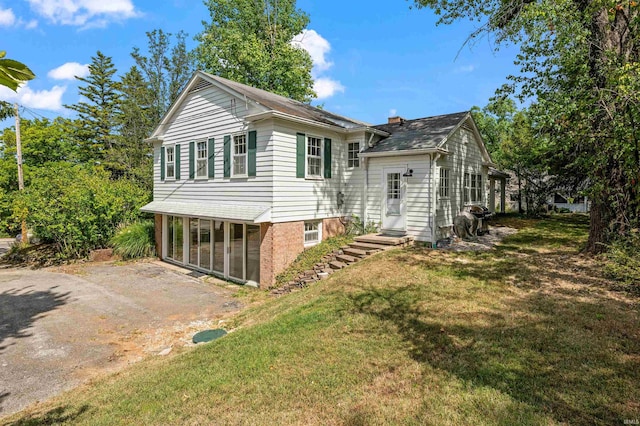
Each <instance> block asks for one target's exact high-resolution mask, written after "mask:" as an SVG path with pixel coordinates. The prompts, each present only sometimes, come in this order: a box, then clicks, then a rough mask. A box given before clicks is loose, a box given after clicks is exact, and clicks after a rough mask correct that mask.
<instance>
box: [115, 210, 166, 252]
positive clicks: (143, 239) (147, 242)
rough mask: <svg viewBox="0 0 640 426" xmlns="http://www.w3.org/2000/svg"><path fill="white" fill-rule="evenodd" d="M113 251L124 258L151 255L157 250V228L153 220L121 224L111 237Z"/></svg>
mask: <svg viewBox="0 0 640 426" xmlns="http://www.w3.org/2000/svg"><path fill="white" fill-rule="evenodd" d="M111 245H112V246H113V252H114V253H115V254H117V255H120V256H122V258H123V259H136V258H140V257H150V256H153V255H154V254H155V252H156V250H155V230H154V223H153V221H151V220H145V221H142V222H134V223H131V224H129V225H123V226H119V227H118V230H117V231H116V234H115V235H114V236H113V238H111Z"/></svg>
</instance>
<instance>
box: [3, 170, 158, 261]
mask: <svg viewBox="0 0 640 426" xmlns="http://www.w3.org/2000/svg"><path fill="white" fill-rule="evenodd" d="M149 197H150V194H149V193H148V192H147V191H145V190H144V189H142V188H140V187H139V186H138V185H137V184H136V183H135V182H132V181H128V180H124V179H121V180H118V181H113V180H111V179H110V175H109V173H108V172H106V171H105V170H104V169H102V168H100V167H92V166H82V165H73V164H70V163H62V162H61V163H49V164H47V166H46V167H41V168H39V169H37V170H34V171H33V172H32V175H31V182H30V184H29V186H28V187H27V189H26V190H25V191H24V192H23V193H20V194H18V195H16V200H15V203H14V206H13V219H14V220H15V221H17V222H19V221H21V220H22V219H23V218H26V220H27V223H28V225H29V227H30V228H32V229H33V231H34V233H35V234H36V235H38V236H39V237H40V238H42V239H43V241H47V242H52V243H54V244H56V245H57V247H58V249H59V252H60V255H61V257H63V258H74V257H82V256H85V255H87V254H88V252H89V251H90V250H93V249H96V248H102V247H106V246H107V244H108V242H109V240H110V239H111V237H112V236H113V233H114V231H115V229H116V227H117V226H118V225H119V224H120V223H132V222H135V221H136V220H138V219H139V217H140V215H141V213H140V210H139V209H140V207H142V206H143V205H144V204H145V203H146V202H147V201H148V199H149Z"/></svg>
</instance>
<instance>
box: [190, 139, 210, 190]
mask: <svg viewBox="0 0 640 426" xmlns="http://www.w3.org/2000/svg"><path fill="white" fill-rule="evenodd" d="M201 143H204V152H205V158H204V161H205V166H204V176H198V161H199V160H202V159H201V158H198V153H199V150H198V144H201ZM193 148H194V149H193V151H194V152H193V162H194V164H193V178H194V180H207V179H209V139H205V140H201V139H200V140H196V141H194V147H193Z"/></svg>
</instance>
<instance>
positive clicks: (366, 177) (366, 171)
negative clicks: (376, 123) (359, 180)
mask: <svg viewBox="0 0 640 426" xmlns="http://www.w3.org/2000/svg"><path fill="white" fill-rule="evenodd" d="M365 136H366V135H365ZM373 136H374V134H373V133H371V136H369V141H368V142H367V148H371V147H372V146H373V144H372V143H371V141H373ZM362 160H363V166H364V194H363V195H362V224H363V225H364V226H365V227H366V226H367V223H368V222H369V207H368V206H369V158H368V157H364V158H363V159H362Z"/></svg>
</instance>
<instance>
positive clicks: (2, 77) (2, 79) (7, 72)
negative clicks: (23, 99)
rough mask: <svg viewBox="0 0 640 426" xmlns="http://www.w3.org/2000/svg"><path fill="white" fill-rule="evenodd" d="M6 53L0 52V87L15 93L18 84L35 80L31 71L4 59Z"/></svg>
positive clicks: (19, 63) (23, 65)
mask: <svg viewBox="0 0 640 426" xmlns="http://www.w3.org/2000/svg"><path fill="white" fill-rule="evenodd" d="M5 56H7V52H5V51H4V50H1V51H0V85H2V86H6V87H8V88H9V89H11V90H13V91H16V90H18V87H19V86H20V83H24V82H25V81H29V80H33V79H34V78H36V76H35V74H34V73H33V71H31V70H30V69H29V67H27V66H26V65H25V64H23V63H22V62H18V61H15V60H13V59H5Z"/></svg>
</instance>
